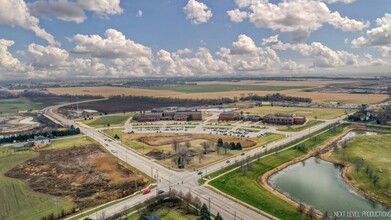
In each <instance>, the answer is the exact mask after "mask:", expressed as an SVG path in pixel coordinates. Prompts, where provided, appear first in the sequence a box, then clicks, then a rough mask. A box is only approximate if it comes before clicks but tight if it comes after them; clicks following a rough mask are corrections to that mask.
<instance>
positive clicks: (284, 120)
mask: <svg viewBox="0 0 391 220" xmlns="http://www.w3.org/2000/svg"><path fill="white" fill-rule="evenodd" d="M263 122H264V123H268V124H279V125H294V124H304V123H305V122H306V118H305V117H303V116H296V115H295V114H275V115H271V114H269V115H266V116H265V117H263Z"/></svg>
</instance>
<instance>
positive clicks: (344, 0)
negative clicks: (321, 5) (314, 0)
mask: <svg viewBox="0 0 391 220" xmlns="http://www.w3.org/2000/svg"><path fill="white" fill-rule="evenodd" d="M321 1H323V2H326V3H328V4H333V3H337V2H341V3H344V4H350V3H353V2H355V1H356V0H321Z"/></svg>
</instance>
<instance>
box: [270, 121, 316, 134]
mask: <svg viewBox="0 0 391 220" xmlns="http://www.w3.org/2000/svg"><path fill="white" fill-rule="evenodd" d="M320 123H322V122H321V121H318V120H309V121H308V122H307V123H305V125H293V126H290V127H288V126H278V129H277V130H278V131H288V132H298V131H302V130H305V129H307V128H310V127H313V126H315V125H318V124H320Z"/></svg>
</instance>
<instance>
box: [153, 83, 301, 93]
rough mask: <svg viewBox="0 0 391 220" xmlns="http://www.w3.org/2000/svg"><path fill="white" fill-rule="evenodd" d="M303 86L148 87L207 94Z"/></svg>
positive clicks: (287, 88) (298, 87)
mask: <svg viewBox="0 0 391 220" xmlns="http://www.w3.org/2000/svg"><path fill="white" fill-rule="evenodd" d="M304 88H308V87H305V86H261V85H259V86H258V85H232V84H231V85H229V84H227V85H223V84H210V85H174V86H161V87H148V89H152V90H171V91H175V92H183V93H209V92H229V91H283V90H289V89H304Z"/></svg>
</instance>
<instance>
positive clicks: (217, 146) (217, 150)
mask: <svg viewBox="0 0 391 220" xmlns="http://www.w3.org/2000/svg"><path fill="white" fill-rule="evenodd" d="M215 149H216V153H217V156H220V147H219V145H217V144H216V145H215Z"/></svg>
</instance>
